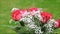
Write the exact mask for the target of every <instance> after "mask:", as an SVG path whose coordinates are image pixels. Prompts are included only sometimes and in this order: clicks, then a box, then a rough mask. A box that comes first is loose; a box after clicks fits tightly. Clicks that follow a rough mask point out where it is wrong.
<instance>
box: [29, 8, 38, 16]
mask: <svg viewBox="0 0 60 34" xmlns="http://www.w3.org/2000/svg"><path fill="white" fill-rule="evenodd" d="M37 11H38V8H29V12H30V13H31V15H35V13H36V12H37Z"/></svg>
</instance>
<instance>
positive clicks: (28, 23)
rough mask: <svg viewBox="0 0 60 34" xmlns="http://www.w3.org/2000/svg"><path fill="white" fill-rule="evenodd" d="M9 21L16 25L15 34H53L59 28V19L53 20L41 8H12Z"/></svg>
mask: <svg viewBox="0 0 60 34" xmlns="http://www.w3.org/2000/svg"><path fill="white" fill-rule="evenodd" d="M11 12H12V13H11V19H12V21H14V22H16V23H17V24H16V25H15V26H14V28H13V30H14V31H15V32H16V33H17V34H54V32H53V31H54V30H55V29H57V28H60V19H57V20H54V19H53V18H52V14H50V13H48V12H44V11H42V9H41V8H29V9H19V8H13V9H12V11H11Z"/></svg>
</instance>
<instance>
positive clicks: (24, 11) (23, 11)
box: [20, 10, 28, 17]
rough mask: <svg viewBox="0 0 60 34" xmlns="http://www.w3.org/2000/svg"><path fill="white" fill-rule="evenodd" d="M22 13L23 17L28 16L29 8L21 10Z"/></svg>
mask: <svg viewBox="0 0 60 34" xmlns="http://www.w3.org/2000/svg"><path fill="white" fill-rule="evenodd" d="M20 14H21V16H22V17H24V16H27V14H28V12H27V10H20Z"/></svg>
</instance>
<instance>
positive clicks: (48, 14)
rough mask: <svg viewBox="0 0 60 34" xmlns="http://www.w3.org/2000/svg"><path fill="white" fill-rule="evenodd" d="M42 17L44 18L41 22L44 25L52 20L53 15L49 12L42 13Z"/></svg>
mask: <svg viewBox="0 0 60 34" xmlns="http://www.w3.org/2000/svg"><path fill="white" fill-rule="evenodd" d="M40 15H41V17H42V20H40V21H41V22H42V23H47V21H48V20H50V19H51V18H52V15H51V14H50V13H47V12H40Z"/></svg>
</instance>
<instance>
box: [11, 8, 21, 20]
mask: <svg viewBox="0 0 60 34" xmlns="http://www.w3.org/2000/svg"><path fill="white" fill-rule="evenodd" d="M11 17H12V19H13V20H15V21H18V20H20V18H21V15H20V10H18V9H17V10H13V11H12V14H11Z"/></svg>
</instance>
